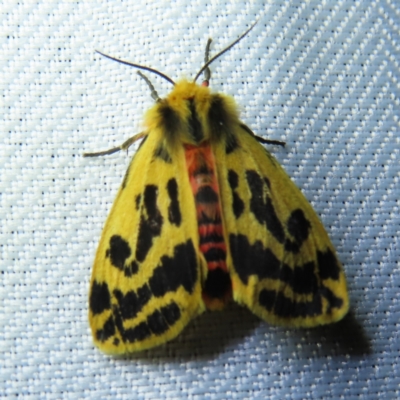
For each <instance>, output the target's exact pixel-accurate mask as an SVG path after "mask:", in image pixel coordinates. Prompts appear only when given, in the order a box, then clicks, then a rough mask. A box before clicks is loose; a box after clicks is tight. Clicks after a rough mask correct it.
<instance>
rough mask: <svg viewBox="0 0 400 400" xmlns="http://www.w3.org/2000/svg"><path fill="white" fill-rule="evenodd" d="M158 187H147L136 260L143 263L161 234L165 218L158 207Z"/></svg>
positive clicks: (144, 195)
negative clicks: (154, 241)
mask: <svg viewBox="0 0 400 400" xmlns="http://www.w3.org/2000/svg"><path fill="white" fill-rule="evenodd" d="M157 197H158V187H157V186H156V185H146V187H145V189H144V194H143V207H142V208H141V215H140V224H139V235H138V241H137V246H136V260H137V261H139V262H143V260H144V259H145V258H146V256H147V253H148V252H149V250H150V249H151V247H152V246H153V239H154V238H155V237H157V236H160V234H161V228H162V225H163V217H162V215H161V212H160V210H159V208H158V206H157Z"/></svg>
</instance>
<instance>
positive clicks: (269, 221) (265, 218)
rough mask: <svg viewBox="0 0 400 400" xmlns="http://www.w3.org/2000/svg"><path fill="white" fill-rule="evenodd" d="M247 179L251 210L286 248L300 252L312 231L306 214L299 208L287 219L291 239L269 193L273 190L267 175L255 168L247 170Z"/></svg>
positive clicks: (292, 251)
mask: <svg viewBox="0 0 400 400" xmlns="http://www.w3.org/2000/svg"><path fill="white" fill-rule="evenodd" d="M246 179H247V183H248V186H249V189H250V192H251V199H250V211H251V212H252V213H253V214H254V216H255V217H256V219H257V221H258V222H259V223H260V224H262V225H264V224H265V225H266V227H267V229H268V230H269V231H270V232H271V234H272V236H273V237H274V238H275V239H276V240H277V241H278V242H279V243H282V244H284V245H285V250H286V251H289V252H291V253H298V252H299V251H300V248H301V246H302V244H303V243H304V242H305V241H306V240H307V238H308V237H309V234H310V232H311V224H310V222H309V221H308V220H307V218H306V217H305V215H304V212H303V211H302V210H301V209H299V208H297V209H296V210H294V211H292V213H291V214H290V216H289V218H288V220H287V221H286V229H287V232H288V233H289V235H290V236H292V238H293V239H294V240H293V239H291V238H290V237H288V236H287V235H285V230H284V226H283V225H282V222H281V221H280V219H279V218H278V215H277V213H276V211H275V208H274V205H273V204H272V199H271V198H270V197H269V195H268V193H270V191H271V183H270V181H269V179H268V178H267V177H264V178H262V177H261V175H260V174H259V173H258V172H256V171H254V170H247V171H246Z"/></svg>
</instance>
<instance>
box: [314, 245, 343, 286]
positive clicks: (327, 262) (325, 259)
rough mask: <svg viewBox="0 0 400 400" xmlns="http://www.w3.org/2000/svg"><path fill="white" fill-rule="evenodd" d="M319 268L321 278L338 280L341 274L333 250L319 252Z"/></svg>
mask: <svg viewBox="0 0 400 400" xmlns="http://www.w3.org/2000/svg"><path fill="white" fill-rule="evenodd" d="M317 260H318V269H319V274H320V276H321V279H334V280H336V281H337V280H338V279H339V276H340V267H339V264H338V261H337V259H336V257H335V255H334V254H333V252H332V250H330V249H327V250H326V251H325V252H322V251H318V252H317Z"/></svg>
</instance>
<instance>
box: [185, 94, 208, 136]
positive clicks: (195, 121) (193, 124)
mask: <svg viewBox="0 0 400 400" xmlns="http://www.w3.org/2000/svg"><path fill="white" fill-rule="evenodd" d="M188 105H189V111H190V116H189V119H188V128H189V134H190V136H191V137H192V139H193V140H194V141H195V142H196V143H200V142H201V141H202V140H203V139H204V132H203V127H202V126H201V122H200V120H199V117H198V115H197V111H196V107H195V103H194V100H193V99H190V100H188Z"/></svg>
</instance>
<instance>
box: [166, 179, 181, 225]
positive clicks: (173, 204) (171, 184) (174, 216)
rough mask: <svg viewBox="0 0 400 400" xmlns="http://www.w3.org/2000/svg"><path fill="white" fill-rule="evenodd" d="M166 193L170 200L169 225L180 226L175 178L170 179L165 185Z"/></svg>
mask: <svg viewBox="0 0 400 400" xmlns="http://www.w3.org/2000/svg"><path fill="white" fill-rule="evenodd" d="M167 192H168V196H169V199H170V204H169V206H168V219H169V222H171V224H174V225H176V226H180V225H181V222H182V215H181V210H180V207H179V200H178V184H177V182H176V179H175V178H171V179H170V180H169V181H168V183H167Z"/></svg>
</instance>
